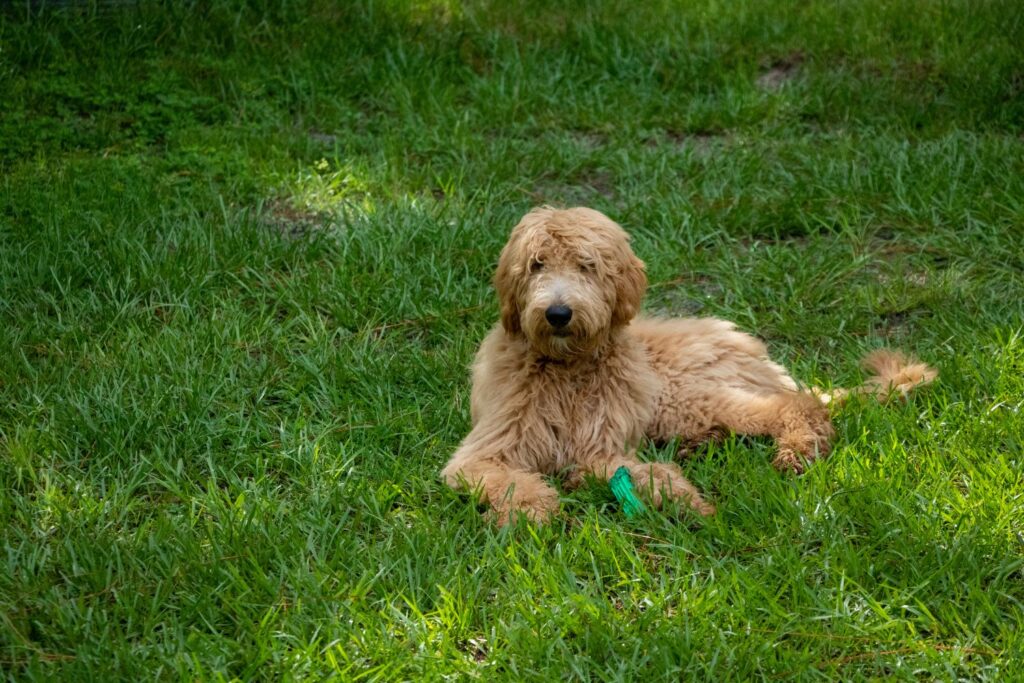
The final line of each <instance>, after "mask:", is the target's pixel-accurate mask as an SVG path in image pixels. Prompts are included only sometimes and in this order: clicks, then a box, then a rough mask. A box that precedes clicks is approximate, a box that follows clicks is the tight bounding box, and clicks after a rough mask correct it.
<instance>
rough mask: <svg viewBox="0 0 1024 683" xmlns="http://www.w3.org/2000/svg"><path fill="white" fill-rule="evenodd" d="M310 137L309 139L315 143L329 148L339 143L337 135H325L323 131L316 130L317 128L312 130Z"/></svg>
mask: <svg viewBox="0 0 1024 683" xmlns="http://www.w3.org/2000/svg"><path fill="white" fill-rule="evenodd" d="M308 135H309V139H310V140H312V141H313V142H318V143H320V144H321V145H327V146H328V147H333V146H334V144H335V143H337V142H338V136H337V135H333V134H332V133H324V132H323V131H319V130H316V129H315V128H311V129H310V131H309V133H308Z"/></svg>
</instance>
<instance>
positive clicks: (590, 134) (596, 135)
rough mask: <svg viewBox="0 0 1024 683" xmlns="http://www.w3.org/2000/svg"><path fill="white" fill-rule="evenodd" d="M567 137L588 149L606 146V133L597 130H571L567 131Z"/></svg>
mask: <svg viewBox="0 0 1024 683" xmlns="http://www.w3.org/2000/svg"><path fill="white" fill-rule="evenodd" d="M569 137H571V138H572V139H573V140H574V141H575V142H576V144H577V145H579V146H580V147H582V148H583V149H585V150H588V151H590V150H595V149H601V148H603V147H607V146H608V134H607V133H603V132H602V131H599V130H572V131H569Z"/></svg>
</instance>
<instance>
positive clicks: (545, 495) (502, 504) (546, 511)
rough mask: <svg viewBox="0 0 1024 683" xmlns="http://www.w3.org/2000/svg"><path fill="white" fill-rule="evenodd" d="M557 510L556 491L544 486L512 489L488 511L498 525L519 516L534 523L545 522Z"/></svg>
mask: <svg viewBox="0 0 1024 683" xmlns="http://www.w3.org/2000/svg"><path fill="white" fill-rule="evenodd" d="M557 512H558V491H556V490H555V489H553V488H551V487H550V486H545V487H543V488H539V487H538V488H532V487H531V488H529V489H527V490H525V491H524V490H520V491H516V490H512V491H511V492H509V494H508V495H507V496H506V497H505V498H503V499H502V500H500V501H497V502H496V503H495V504H494V505H493V506H492V507H491V511H490V515H489V517H490V519H491V520H492V521H494V522H495V523H496V524H498V526H505V525H506V524H509V523H512V522H515V521H516V519H517V518H518V517H520V516H522V517H525V518H526V519H528V520H529V521H530V522H533V523H534V524H546V523H547V522H549V521H551V518H552V517H554V516H555V514H556V513H557Z"/></svg>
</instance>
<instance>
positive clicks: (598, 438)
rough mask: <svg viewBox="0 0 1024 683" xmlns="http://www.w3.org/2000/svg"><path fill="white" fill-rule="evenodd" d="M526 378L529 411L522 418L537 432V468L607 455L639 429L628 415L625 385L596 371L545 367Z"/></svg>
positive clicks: (561, 466)
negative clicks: (587, 372)
mask: <svg viewBox="0 0 1024 683" xmlns="http://www.w3.org/2000/svg"><path fill="white" fill-rule="evenodd" d="M531 383H532V384H533V391H531V392H530V393H531V394H532V399H533V400H532V401H531V402H530V412H531V413H532V414H531V415H530V416H529V417H528V418H527V420H526V423H527V424H533V425H536V426H537V428H538V430H539V431H541V432H542V433H538V434H536V435H535V436H536V439H535V441H536V445H537V446H539V449H536V450H539V451H540V452H536V453H535V457H536V458H537V461H538V462H537V465H538V469H541V470H545V471H549V472H558V471H561V470H564V469H565V468H567V467H569V466H571V465H574V464H578V463H580V462H581V461H584V460H590V459H592V458H594V457H598V456H600V455H602V454H605V455H607V454H608V451H609V450H620V449H622V448H623V447H625V445H626V444H627V442H629V441H630V440H632V439H633V438H634V436H635V434H634V433H635V432H637V431H638V430H639V429H642V427H640V426H639V425H637V424H636V422H637V419H636V417H635V416H634V415H633V413H635V412H636V411H635V410H634V409H633V407H632V406H631V405H630V398H631V394H632V392H631V391H630V390H629V387H628V386H626V385H625V384H624V383H623V382H621V381H614V379H611V380H610V379H609V378H608V377H605V376H602V373H589V374H581V373H572V372H566V371H564V369H561V368H553V369H552V368H545V369H540V370H538V371H537V373H536V374H535V375H534V377H533V378H532V382H531ZM528 441H534V439H528ZM552 456H553V457H552Z"/></svg>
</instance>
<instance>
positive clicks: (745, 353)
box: [442, 207, 936, 524]
mask: <svg viewBox="0 0 1024 683" xmlns="http://www.w3.org/2000/svg"><path fill="white" fill-rule="evenodd" d="M494 282H495V286H496V288H497V290H498V297H499V299H500V303H501V324H500V325H496V326H495V327H494V329H492V330H491V332H490V333H489V334H488V335H487V338H486V339H484V341H483V344H482V345H481V346H480V350H479V352H478V353H477V356H476V361H475V362H474V364H473V391H472V398H471V404H472V408H471V410H472V421H473V427H472V430H471V431H470V433H469V435H468V436H467V437H466V438H465V439H464V440H463V442H462V444H461V445H460V446H459V448H458V450H457V451H456V452H455V454H454V455H453V456H452V458H451V460H450V461H449V462H448V464H447V465H446V466H445V468H444V470H443V471H442V476H443V478H444V480H445V481H446V482H447V483H448V484H449V485H450V486H453V487H456V488H458V487H466V488H470V489H474V490H477V491H479V492H480V495H481V498H482V501H483V502H486V503H488V504H489V505H490V506H491V509H492V512H493V513H494V515H495V518H496V520H497V521H498V522H499V523H500V524H504V523H507V522H508V521H510V520H511V519H513V518H514V517H515V516H516V515H517V514H520V513H521V514H524V515H525V516H526V517H528V518H529V519H532V520H535V521H544V520H547V519H548V518H549V517H550V516H551V515H552V514H554V513H555V512H556V511H557V510H558V492H557V491H556V490H555V489H554V488H553V487H552V486H551V485H550V484H549V483H548V482H547V481H545V476H550V475H561V476H564V477H565V481H566V483H567V484H568V485H570V486H572V485H576V484H579V483H580V482H581V481H582V480H583V478H584V477H585V476H587V475H591V476H594V477H598V478H600V479H602V480H607V479H609V478H610V477H611V476H612V475H613V474H614V473H615V471H616V470H617V469H618V468H619V467H622V466H624V467H626V468H627V469H628V470H629V472H630V474H631V475H632V478H633V481H634V482H635V484H636V485H637V487H638V488H639V489H640V491H641V492H642V495H646V496H647V498H648V500H649V501H650V502H651V503H653V504H654V505H655V506H659V505H661V503H662V501H663V500H665V499H666V498H678V499H681V500H682V501H683V502H685V503H686V504H687V505H689V506H690V507H692V508H693V509H695V510H697V511H698V512H699V513H701V514H703V515H708V514H712V513H713V512H714V511H715V508H714V506H713V505H712V504H711V503H709V502H707V501H706V500H704V498H702V497H701V494H700V492H699V491H698V490H697V489H696V487H694V486H693V485H692V484H691V483H690V482H689V481H687V480H686V478H685V477H684V476H683V473H682V471H681V470H680V469H679V467H678V466H677V465H676V464H674V463H668V462H654V463H648V462H641V461H640V460H638V459H637V457H636V448H637V445H638V444H639V442H640V440H641V439H642V438H644V437H647V438H650V439H652V440H654V441H656V442H663V441H668V440H670V439H673V438H676V437H678V438H681V439H682V440H683V441H684V442H687V443H695V442H699V441H701V440H705V439H708V438H711V437H715V436H717V435H720V434H722V433H725V432H736V433H740V434H758V435H768V436H771V437H772V438H774V439H775V441H776V442H777V444H778V455H777V456H776V458H775V460H774V465H775V467H776V468H778V469H780V470H795V471H797V472H800V471H802V469H803V467H804V464H805V463H806V462H808V461H811V460H814V459H815V458H818V457H821V456H823V455H825V454H827V453H828V450H829V440H830V439H831V437H832V435H833V429H832V424H831V422H830V420H829V409H828V406H827V405H826V404H828V403H830V402H835V401H837V400H839V399H842V398H845V395H846V393H849V392H843V393H840V392H833V393H832V394H831V395H827V394H824V393H820V392H817V393H814V392H808V391H803V390H801V389H800V388H799V387H798V386H797V384H796V382H794V381H793V379H792V378H791V377H790V376H789V374H788V373H787V372H786V370H785V369H784V368H783V367H782V366H780V365H778V364H777V363H774V362H772V361H771V360H770V359H769V358H768V353H767V349H766V348H765V345H764V344H763V343H762V342H761V341H759V340H757V339H755V338H754V337H752V336H750V335H749V334H746V333H744V332H740V331H739V330H737V329H736V328H735V326H734V325H733V324H732V323H729V322H726V321H724V320H716V319H713V318H705V319H691V318H686V319H656V318H642V317H641V318H638V317H636V316H637V312H638V311H639V308H640V302H641V299H642V298H643V295H644V290H645V289H646V287H647V278H646V276H645V274H644V264H643V262H642V261H641V260H640V259H638V258H637V257H636V255H634V254H633V251H632V249H630V246H629V236H628V235H627V234H626V233H625V232H624V231H623V230H622V228H620V227H619V226H618V225H617V224H616V223H615V222H613V221H612V220H611V219H609V218H608V217H607V216H605V215H604V214H602V213H600V212H598V211H594V210H592V209H586V208H575V209H565V210H557V209H552V208H548V207H544V208H539V209H534V210H533V211H530V212H529V213H528V214H526V215H525V216H524V217H523V219H522V220H521V221H520V222H519V224H518V225H517V226H516V227H515V228H514V229H513V230H512V235H511V237H510V238H509V241H508V244H507V245H506V246H505V248H504V250H503V251H502V253H501V258H500V260H499V262H498V270H497V273H496V274H495V277H494ZM865 365H866V366H867V367H868V368H869V369H871V370H872V371H874V373H875V374H874V376H873V377H872V378H871V379H869V380H868V382H866V383H865V385H864V386H862V387H860V388H859V389H857V390H855V391H857V392H863V393H872V394H875V395H877V396H879V397H880V398H884V397H885V396H888V395H889V394H890V393H896V392H899V393H903V394H905V393H906V392H907V391H909V390H910V389H911V388H912V387H914V386H916V385H919V384H923V383H926V382H929V381H931V380H932V379H934V377H935V376H936V373H935V371H934V370H932V369H931V368H929V367H928V366H926V365H924V364H922V363H918V362H917V361H915V360H913V359H910V358H907V357H905V356H903V355H901V354H898V353H896V352H892V351H876V352H875V353H874V354H872V355H871V356H869V357H868V358H866V359H865Z"/></svg>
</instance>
